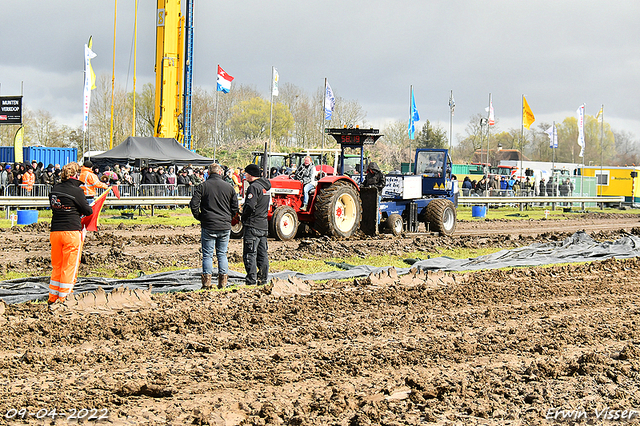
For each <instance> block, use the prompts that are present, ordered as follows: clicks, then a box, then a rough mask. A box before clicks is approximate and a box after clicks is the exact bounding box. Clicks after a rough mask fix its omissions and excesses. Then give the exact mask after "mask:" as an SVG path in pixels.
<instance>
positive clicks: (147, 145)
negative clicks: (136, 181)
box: [91, 136, 213, 166]
mask: <svg viewBox="0 0 640 426" xmlns="http://www.w3.org/2000/svg"><path fill="white" fill-rule="evenodd" d="M91 162H92V163H94V164H95V165H97V166H113V165H114V164H132V165H135V164H136V163H138V165H140V164H145V163H147V164H149V165H157V166H168V165H177V166H186V165H188V164H192V165H194V166H208V165H209V164H211V163H213V160H212V159H211V158H207V157H203V156H202V155H199V154H196V153H194V152H191V151H189V150H188V149H187V148H185V147H183V146H182V145H180V144H179V143H178V141H176V140H175V139H173V138H142V137H133V136H129V137H128V138H127V139H125V141H124V142H122V143H121V144H120V145H118V146H116V147H114V148H113V149H110V150H109V151H106V152H103V153H102V154H98V155H94V156H92V157H91Z"/></svg>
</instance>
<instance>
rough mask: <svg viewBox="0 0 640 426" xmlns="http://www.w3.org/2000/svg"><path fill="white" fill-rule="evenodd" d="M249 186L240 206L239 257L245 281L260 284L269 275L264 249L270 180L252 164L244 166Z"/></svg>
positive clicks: (267, 258)
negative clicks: (240, 256) (240, 235)
mask: <svg viewBox="0 0 640 426" xmlns="http://www.w3.org/2000/svg"><path fill="white" fill-rule="evenodd" d="M244 171H245V176H246V179H247V182H249V184H250V185H249V188H248V189H247V195H246V198H245V203H244V206H243V208H242V224H243V227H244V241H243V245H242V260H243V261H244V268H245V270H246V271H247V277H246V278H245V282H246V284H247V285H256V284H257V285H263V284H266V283H267V280H268V277H269V255H268V253H267V250H268V246H267V235H268V234H269V225H268V222H267V214H268V213H269V201H270V200H269V190H270V189H271V184H270V183H269V181H268V180H267V179H265V178H263V177H262V170H260V167H258V166H257V165H255V164H249V165H248V166H247V167H245V169H244Z"/></svg>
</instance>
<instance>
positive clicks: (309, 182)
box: [293, 156, 318, 211]
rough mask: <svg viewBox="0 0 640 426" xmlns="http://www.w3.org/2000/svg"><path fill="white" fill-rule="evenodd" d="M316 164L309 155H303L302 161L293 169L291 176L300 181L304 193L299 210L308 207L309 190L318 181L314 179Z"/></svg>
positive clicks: (304, 209)
mask: <svg viewBox="0 0 640 426" xmlns="http://www.w3.org/2000/svg"><path fill="white" fill-rule="evenodd" d="M316 175H317V171H316V166H315V165H314V164H313V160H311V157H309V156H306V157H304V162H303V163H302V164H301V165H300V167H298V169H297V170H296V171H295V173H294V175H293V177H294V179H297V180H299V181H301V182H302V193H303V194H304V196H303V199H302V208H301V209H300V210H302V211H306V210H307V209H308V208H309V191H311V190H312V189H314V188H315V187H316V185H317V184H318V182H317V181H316Z"/></svg>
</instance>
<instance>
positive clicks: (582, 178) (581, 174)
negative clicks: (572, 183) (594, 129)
mask: <svg viewBox="0 0 640 426" xmlns="http://www.w3.org/2000/svg"><path fill="white" fill-rule="evenodd" d="M586 109H587V104H582V143H583V144H584V146H583V151H584V152H583V153H582V173H580V196H581V197H584V195H585V194H584V164H585V161H584V156H585V155H586V153H587V141H586V140H585V137H584V116H585V114H584V113H585V111H586ZM579 131H580V130H578V132H579Z"/></svg>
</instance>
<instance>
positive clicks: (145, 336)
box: [0, 214, 640, 426]
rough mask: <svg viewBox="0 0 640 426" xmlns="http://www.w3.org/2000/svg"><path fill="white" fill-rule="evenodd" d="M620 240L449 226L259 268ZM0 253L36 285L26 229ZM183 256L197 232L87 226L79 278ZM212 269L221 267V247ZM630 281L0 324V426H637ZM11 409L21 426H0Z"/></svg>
mask: <svg viewBox="0 0 640 426" xmlns="http://www.w3.org/2000/svg"><path fill="white" fill-rule="evenodd" d="M639 223H640V221H639V219H638V217H637V216H635V215H615V216H612V215H599V214H590V215H586V216H579V217H576V216H575V215H574V216H572V218H571V219H568V220H564V221H558V220H553V221H551V220H550V221H544V220H542V221H518V222H510V221H482V222H466V223H465V222H461V223H459V226H458V232H457V233H456V235H455V236H453V237H450V238H444V237H437V236H432V235H427V234H421V235H412V236H405V237H404V238H391V237H388V236H385V235H383V236H380V237H377V238H365V237H363V238H359V239H352V240H346V241H339V240H332V239H327V238H321V237H314V236H312V235H310V236H307V237H305V238H302V239H298V240H295V241H291V242H287V243H280V242H275V241H270V256H271V258H272V259H291V258H301V259H305V258H312V257H313V258H330V257H338V258H339V257H347V256H351V255H352V254H353V253H358V254H360V255H361V256H363V257H366V256H368V255H373V254H381V253H385V254H389V253H391V254H396V253H397V254H402V253H407V252H413V251H416V250H419V251H424V252H425V253H428V254H431V255H437V248H438V247H486V246H490V247H516V246H522V245H528V244H531V243H533V242H546V241H559V240H562V239H563V238H565V237H566V236H568V235H571V234H572V233H573V232H575V231H577V230H585V231H586V232H588V233H589V234H590V235H591V236H592V237H594V238H595V239H597V240H601V241H602V240H613V239H616V238H618V237H619V236H620V235H622V234H623V233H625V232H630V233H634V234H637V233H640V227H638V224H639ZM0 236H1V238H2V241H3V242H4V243H3V246H2V248H0V253H1V256H0V268H1V270H2V271H3V272H6V271H13V270H15V271H27V272H29V273H30V274H33V275H46V274H47V273H48V271H49V265H48V262H49V258H48V229H47V227H46V226H45V225H42V224H38V225H29V226H26V227H21V228H18V229H13V230H2V231H0ZM198 249H199V228H197V227H190V228H173V227H163V226H154V227H148V226H147V227H143V226H140V225H129V224H126V225H125V224H123V225H120V226H113V227H103V229H102V230H101V231H100V232H97V233H94V234H90V237H89V238H88V241H87V244H86V246H85V250H84V256H83V263H82V267H81V271H80V274H81V275H89V276H90V275H95V274H96V273H97V272H100V271H101V270H103V268H106V266H105V265H107V264H115V265H117V266H115V268H114V269H115V270H116V272H118V273H122V274H125V275H126V272H127V271H137V270H142V271H145V272H152V271H154V270H157V269H159V268H162V267H169V266H178V267H184V268H196V267H199V262H200V260H199V255H198ZM230 252H231V256H232V257H233V256H238V257H239V256H240V252H241V247H240V244H239V242H237V241H236V242H233V243H232V245H231V248H230ZM238 260H239V258H238ZM639 272H640V259H630V260H616V259H613V260H607V261H603V262H592V263H586V264H579V265H564V266H554V267H549V268H521V269H514V270H500V271H481V272H474V273H467V274H459V275H456V281H455V282H450V281H449V282H447V284H441V285H437V286H433V285H427V283H425V284H421V285H414V286H411V287H409V286H403V285H397V284H392V285H381V286H374V285H371V284H370V283H368V282H367V280H356V281H353V282H346V283H345V282H342V283H337V282H329V283H313V284H312V292H311V295H309V296H290V297H281V298H277V297H274V296H271V295H269V294H268V292H267V291H265V289H243V288H240V289H239V290H237V291H228V292H219V291H209V292H192V293H180V294H155V295H153V301H154V303H155V304H156V306H155V307H153V308H143V309H139V310H136V311H121V312H115V313H110V314H109V315H97V314H83V315H66V314H62V313H53V314H52V313H49V312H48V308H47V307H46V305H44V304H21V305H9V306H7V307H6V311H5V312H4V313H2V312H0V329H1V330H2V339H0V416H1V417H0V424H2V423H3V422H9V423H11V422H15V423H17V424H22V423H30V424H42V423H43V420H37V419H35V416H29V413H37V412H38V410H45V409H46V410H48V411H50V410H51V409H53V408H56V409H57V410H58V412H61V411H63V410H64V411H65V412H66V415H65V416H60V417H58V419H57V420H56V422H55V424H67V423H69V421H68V419H67V416H68V415H69V414H70V413H71V412H72V410H73V409H75V410H80V409H82V408H87V409H91V408H95V409H97V410H98V413H97V414H98V415H100V414H103V413H104V412H105V411H104V410H107V411H108V419H107V420H103V421H102V422H103V423H105V424H118V425H130V424H150V425H165V424H171V425H186V424H209V425H239V424H243V425H354V426H358V425H414V424H451V425H453V424H460V425H463V424H509V425H530V424H532V425H537V424H540V425H544V424H552V423H553V422H552V421H550V420H547V419H546V417H553V416H555V415H556V414H558V413H560V414H559V415H558V418H561V417H562V416H563V415H564V416H570V417H571V419H572V420H564V422H563V424H571V423H572V422H574V421H575V418H578V421H577V422H578V423H579V424H600V423H602V419H603V417H605V416H606V415H607V414H608V415H610V416H611V417H612V418H613V417H615V416H616V415H618V416H619V417H624V416H626V417H629V415H630V414H633V413H630V411H627V412H626V413H624V412H623V410H635V411H636V412H637V413H636V414H635V415H632V419H631V421H630V422H629V421H625V422H624V423H625V424H629V423H631V424H637V423H639V420H638V419H639V416H640V324H639V314H640V303H639V298H638V296H639V293H640V290H639V289H638V284H639V282H640V273H639ZM0 311H1V309H0ZM23 407H24V408H26V409H27V410H26V411H27V414H26V415H25V419H24V420H19V421H16V420H15V418H14V419H12V420H7V419H6V418H5V414H6V413H7V412H10V413H12V412H11V411H10V410H11V409H13V408H15V409H16V410H20V409H21V408H23ZM607 408H608V411H606V412H605V413H606V414H603V410H605V409H607ZM561 410H562V411H561ZM569 410H576V411H573V412H569ZM617 410H620V411H617ZM41 413H43V411H41ZM598 415H600V417H599V418H598ZM555 421H556V422H560V421H559V420H555ZM49 423H51V421H50V417H48V418H47V419H46V424H49ZM71 423H74V420H71ZM86 423H91V422H86ZM606 423H607V424H609V423H611V422H608V421H607V422H606Z"/></svg>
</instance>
